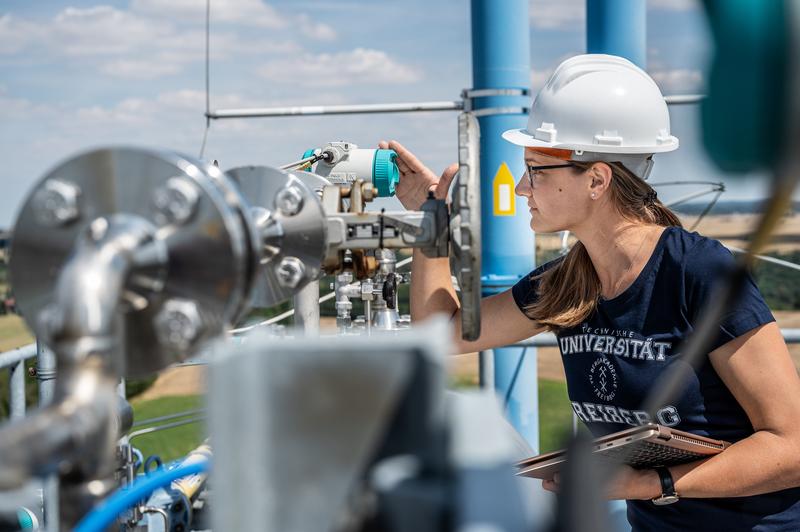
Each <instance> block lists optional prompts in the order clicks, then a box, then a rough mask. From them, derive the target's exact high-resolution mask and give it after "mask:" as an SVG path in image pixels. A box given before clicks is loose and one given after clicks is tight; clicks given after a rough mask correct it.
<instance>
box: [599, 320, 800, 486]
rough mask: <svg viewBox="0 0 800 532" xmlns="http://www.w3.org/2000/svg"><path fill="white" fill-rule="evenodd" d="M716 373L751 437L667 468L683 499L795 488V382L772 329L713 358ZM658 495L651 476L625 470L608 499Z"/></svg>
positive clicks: (798, 445)
mask: <svg viewBox="0 0 800 532" xmlns="http://www.w3.org/2000/svg"><path fill="white" fill-rule="evenodd" d="M709 356H710V359H711V363H712V365H713V366H714V369H715V370H716V371H717V373H718V374H719V376H720V378H722V380H723V382H724V383H725V385H726V386H727V387H728V389H729V390H730V391H731V393H732V394H733V396H734V397H735V398H736V400H737V401H738V402H739V404H740V405H741V406H742V408H743V409H744V411H745V412H746V413H747V416H748V417H749V418H750V422H751V423H752V425H753V428H754V429H755V433H754V434H752V435H751V436H748V437H747V438H745V439H743V440H740V441H738V442H736V443H735V444H733V445H731V446H730V447H729V448H728V449H726V450H725V451H724V452H722V453H720V454H718V455H716V456H714V457H712V458H710V459H708V460H704V461H702V462H693V463H689V464H682V465H678V466H672V467H670V468H669V470H670V472H671V473H672V478H673V479H674V481H675V490H676V491H677V492H678V495H679V496H681V497H695V498H705V497H743V496H748V495H758V494H762V493H769V492H772V491H778V490H782V489H786V488H792V487H796V486H800V377H798V375H797V369H796V368H795V366H794V363H793V362H792V359H791V357H790V356H789V351H788V350H787V348H786V344H785V343H784V341H783V338H782V337H781V333H780V329H779V328H778V326H777V325H776V324H775V323H774V322H773V323H768V324H766V325H762V326H761V327H758V328H756V329H754V330H752V331H750V332H748V333H746V334H744V335H742V336H740V337H738V338H736V339H734V340H731V341H730V342H728V343H726V344H725V345H723V346H722V347H720V348H718V349H716V350H715V351H713V352H712V353H711V354H710V355H709ZM660 494H661V487H660V483H659V481H658V476H657V475H656V473H655V472H654V471H652V470H634V469H632V468H628V467H626V468H624V469H623V471H622V472H621V474H620V475H619V477H618V478H617V479H616V481H615V482H614V483H613V484H612V485H611V486H610V490H609V496H610V497H611V498H626V499H629V498H635V499H647V498H653V497H657V496H659V495H660Z"/></svg>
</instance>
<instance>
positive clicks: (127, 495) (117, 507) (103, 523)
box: [73, 460, 210, 532]
mask: <svg viewBox="0 0 800 532" xmlns="http://www.w3.org/2000/svg"><path fill="white" fill-rule="evenodd" d="M209 467H210V463H209V461H208V460H205V461H203V462H197V463H194V464H189V465H186V466H179V467H176V468H175V469H168V470H164V469H162V470H158V471H154V472H153V473H151V474H149V475H147V476H146V477H143V478H140V479H139V480H137V481H136V482H134V483H133V484H131V485H130V486H129V487H125V488H122V489H120V490H117V491H116V492H115V493H114V494H113V495H111V496H110V497H109V498H107V499H106V500H105V501H103V502H102V503H100V504H98V505H97V506H96V507H95V508H94V509H92V511H91V512H89V513H88V514H86V516H85V517H84V518H83V519H82V520H81V522H80V523H78V526H76V527H75V529H74V531H73V532H102V531H103V530H105V529H106V527H108V526H109V525H110V524H111V523H112V522H113V521H114V519H116V518H117V516H118V515H119V514H121V513H122V512H124V511H125V510H127V509H128V508H130V507H131V506H133V505H134V504H136V503H137V502H139V501H141V500H142V499H144V498H146V497H147V496H149V495H150V493H152V492H153V491H155V490H157V489H158V488H163V487H164V486H167V485H169V484H170V483H171V482H173V481H175V480H177V479H179V478H182V477H188V476H189V475H196V474H198V473H204V472H206V471H208V469H209Z"/></svg>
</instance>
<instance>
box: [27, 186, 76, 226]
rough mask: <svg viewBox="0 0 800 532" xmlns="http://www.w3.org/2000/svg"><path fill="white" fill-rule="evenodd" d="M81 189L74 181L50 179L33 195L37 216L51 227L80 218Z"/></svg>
mask: <svg viewBox="0 0 800 532" xmlns="http://www.w3.org/2000/svg"><path fill="white" fill-rule="evenodd" d="M80 195H81V189H80V188H78V186H77V185H75V184H74V183H70V182H69V181H62V180H60V179H49V180H47V181H46V182H45V183H44V185H43V186H42V187H41V188H39V190H37V191H36V193H35V194H34V196H33V209H34V214H35V216H36V218H37V219H38V220H39V222H41V223H42V224H44V225H47V226H49V227H60V226H63V225H67V224H68V223H70V222H73V221H75V220H77V219H78V217H79V216H80V206H79V205H78V200H79V197H80Z"/></svg>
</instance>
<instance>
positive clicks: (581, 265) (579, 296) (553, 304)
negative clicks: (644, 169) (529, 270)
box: [525, 161, 681, 331]
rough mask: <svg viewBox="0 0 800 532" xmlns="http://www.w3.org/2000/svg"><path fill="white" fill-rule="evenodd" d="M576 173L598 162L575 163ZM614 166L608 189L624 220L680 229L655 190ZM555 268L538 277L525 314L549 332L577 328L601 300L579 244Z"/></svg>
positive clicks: (591, 267)
mask: <svg viewBox="0 0 800 532" xmlns="http://www.w3.org/2000/svg"><path fill="white" fill-rule="evenodd" d="M570 162H573V163H574V164H575V166H576V167H577V171H582V172H585V171H587V170H589V169H590V168H591V166H592V165H593V164H595V163H591V162H575V161H570ZM606 164H608V165H609V166H610V167H611V172H612V179H611V184H610V186H609V193H610V194H611V196H610V197H611V202H612V204H613V205H614V206H615V207H616V208H617V210H618V212H619V213H620V214H621V215H622V216H623V217H625V218H627V219H629V220H631V221H635V222H642V223H648V224H655V225H661V226H673V225H674V226H678V227H681V221H680V220H679V219H678V217H677V216H676V215H675V213H674V212H672V211H671V210H669V208H668V207H667V206H666V205H664V204H663V203H661V201H660V200H659V199H658V197H657V196H656V193H655V190H653V187H651V186H650V185H649V184H648V183H647V182H646V181H645V180H643V179H641V178H639V177H637V176H636V175H634V174H633V173H632V172H631V171H630V170H628V169H627V168H625V166H623V165H622V164H621V163H614V162H611V163H606ZM557 260H558V261H559V262H558V263H556V264H555V265H554V266H553V267H551V268H548V269H547V270H546V271H545V272H543V273H541V274H539V275H538V276H537V277H535V278H534V279H533V280H538V283H539V285H538V289H537V296H538V297H537V298H536V301H535V302H534V303H533V304H532V305H529V306H528V307H526V308H525V313H526V314H527V315H528V316H529V317H530V318H531V319H533V320H535V321H536V322H538V323H539V324H541V325H544V326H546V327H547V328H548V329H549V330H554V331H558V330H559V329H565V328H568V327H574V326H576V325H578V324H580V323H581V322H583V321H584V320H585V319H586V318H588V317H589V315H590V314H591V313H592V312H594V310H595V308H596V307H597V302H598V300H599V299H600V294H601V288H602V287H601V285H600V278H599V277H598V276H597V271H596V270H595V269H594V265H593V264H592V260H591V258H590V257H589V253H588V252H587V251H586V248H585V247H584V245H583V244H582V243H581V242H577V243H576V244H575V245H574V246H573V247H572V249H571V250H570V251H569V253H567V254H566V256H564V257H562V258H561V259H557Z"/></svg>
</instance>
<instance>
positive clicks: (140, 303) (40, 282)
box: [10, 147, 257, 377]
mask: <svg viewBox="0 0 800 532" xmlns="http://www.w3.org/2000/svg"><path fill="white" fill-rule="evenodd" d="M245 212H246V211H245V206H244V202H243V201H242V199H241V196H239V194H238V192H237V189H236V187H235V186H234V185H233V184H232V183H230V181H229V180H228V178H227V177H226V176H225V175H224V174H222V172H221V171H220V170H219V169H218V168H216V167H214V166H212V165H208V164H205V163H202V162H200V161H198V160H195V159H193V158H190V157H186V156H182V155H179V154H176V153H171V152H165V151H157V150H147V149H137V148H125V147H120V148H104V149H97V150H93V151H89V152H86V153H83V154H80V155H78V156H76V157H74V158H72V159H70V160H68V161H66V162H64V163H62V164H61V165H59V166H58V167H56V168H55V169H54V170H52V171H51V172H50V173H49V174H47V175H46V176H45V177H44V178H43V179H42V180H41V181H40V182H39V183H38V184H37V186H36V187H35V188H34V190H33V192H32V193H31V194H30V196H29V197H28V199H27V200H26V202H25V204H24V206H23V208H22V210H21V212H20V214H19V217H18V219H17V222H16V225H15V228H14V238H13V243H12V261H11V266H10V274H11V279H12V283H13V287H14V290H15V293H16V296H17V301H18V303H19V306H20V309H21V310H22V313H23V315H24V316H25V319H26V321H27V323H28V325H29V326H30V327H31V328H32V329H33V330H34V331H35V332H36V334H37V336H38V337H40V338H42V339H45V341H46V338H47V335H46V331H45V330H43V323H42V320H41V319H40V316H41V313H42V311H43V310H44V309H45V308H46V307H47V306H48V305H50V304H51V303H52V298H53V293H54V288H55V285H56V280H57V278H58V276H59V273H60V272H61V271H62V268H63V267H64V265H65V263H66V262H67V261H68V260H69V259H70V255H71V254H72V253H73V247H74V244H75V242H76V241H77V239H78V238H79V236H80V235H83V234H85V233H86V232H87V231H92V230H95V229H93V228H91V227H90V224H92V222H93V221H95V220H98V219H103V220H110V219H114V216H115V215H120V214H124V215H126V216H128V217H135V218H137V219H141V220H143V221H144V222H146V223H149V224H151V226H152V227H153V239H154V240H155V241H156V242H158V243H159V244H160V249H162V250H165V251H166V253H165V255H166V257H165V259H164V260H163V261H161V264H160V267H159V268H155V269H153V268H152V267H150V268H149V269H147V271H139V270H137V269H136V268H135V267H134V268H133V270H132V273H131V277H130V282H129V284H128V285H126V290H125V291H124V293H123V294H122V295H121V300H120V302H121V304H120V306H119V307H118V314H119V317H120V319H121V321H122V323H123V324H124V328H123V332H124V334H122V335H121V338H122V340H121V342H122V345H121V350H122V351H123V352H124V353H125V367H126V368H127V369H126V371H125V375H126V376H129V377H135V376H139V375H144V374H147V373H150V372H152V371H155V370H158V369H161V368H163V367H165V366H166V365H168V364H170V363H172V362H174V361H176V360H180V359H183V358H185V357H187V356H188V355H189V354H191V353H192V352H193V351H195V350H196V348H197V346H198V345H199V344H200V343H201V342H202V341H203V340H205V339H207V338H211V337H213V336H216V335H218V334H220V333H222V332H223V330H224V329H225V327H227V326H229V325H230V324H231V323H234V322H235V321H236V320H237V318H239V316H240V315H241V314H242V312H243V310H244V309H245V308H246V307H247V303H248V301H247V298H248V295H249V291H250V289H251V286H252V275H253V272H254V271H255V269H256V264H255V254H254V252H253V247H254V242H255V241H256V240H257V236H256V233H255V227H254V226H253V224H252V223H250V222H249V218H248V217H247V216H246V215H245ZM95 226H102V224H95ZM151 262H152V261H151ZM97 282H98V283H102V282H103V280H102V279H98V280H97Z"/></svg>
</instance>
